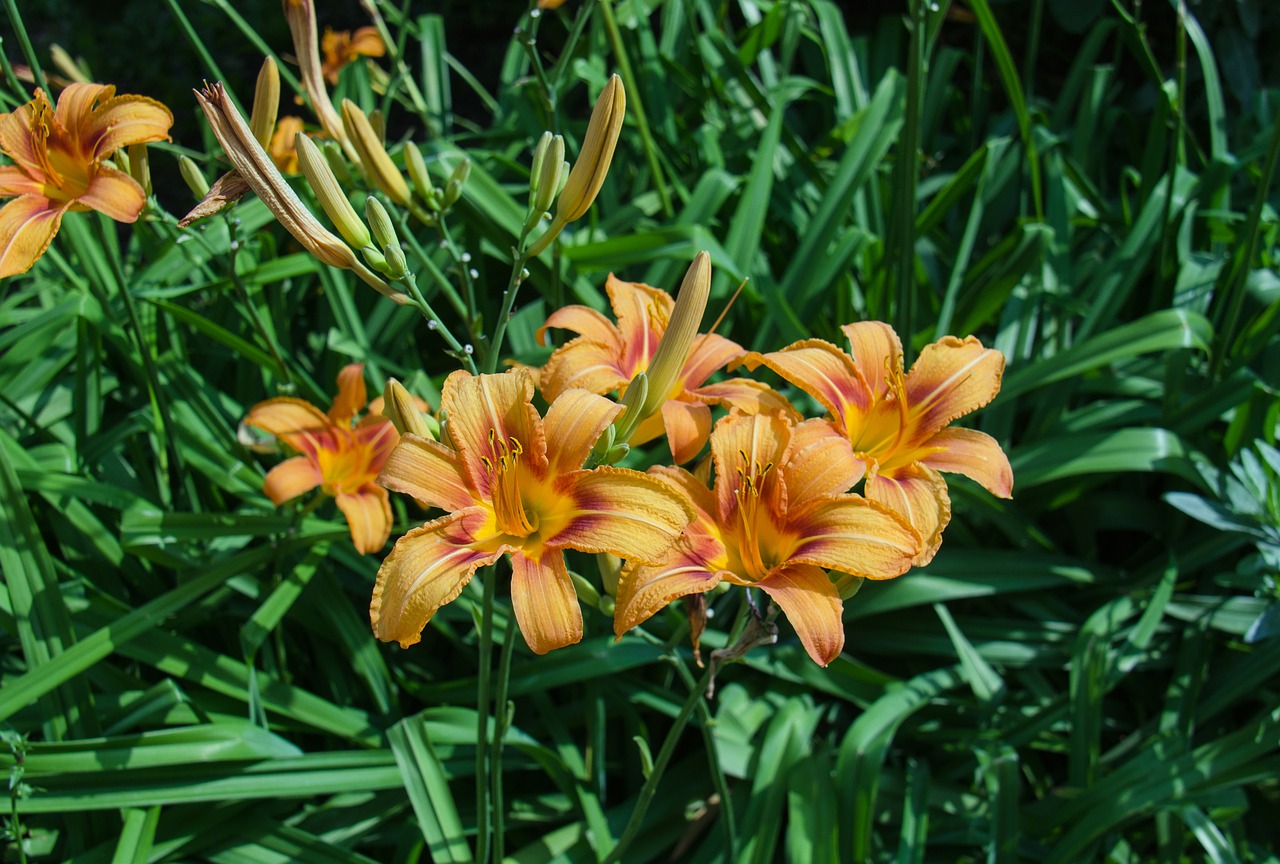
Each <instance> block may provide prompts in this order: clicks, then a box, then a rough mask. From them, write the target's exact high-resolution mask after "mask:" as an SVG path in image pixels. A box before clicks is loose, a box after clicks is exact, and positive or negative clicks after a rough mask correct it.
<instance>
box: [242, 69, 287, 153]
mask: <svg viewBox="0 0 1280 864" xmlns="http://www.w3.org/2000/svg"><path fill="white" fill-rule="evenodd" d="M279 111H280V70H279V69H277V68H276V61H275V60H272V59H271V58H270V57H268V58H267V59H266V60H264V61H263V63H262V68H261V69H260V70H259V71H258V84H257V87H255V88H254V91H253V111H252V112H251V113H250V114H249V128H250V129H251V130H252V131H253V137H254V138H257V139H258V143H259V144H261V145H262V146H263V147H266V146H268V145H270V144H271V133H272V132H273V131H275V128H276V115H277V114H278V113H279Z"/></svg>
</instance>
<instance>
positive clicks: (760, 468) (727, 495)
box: [711, 414, 791, 525]
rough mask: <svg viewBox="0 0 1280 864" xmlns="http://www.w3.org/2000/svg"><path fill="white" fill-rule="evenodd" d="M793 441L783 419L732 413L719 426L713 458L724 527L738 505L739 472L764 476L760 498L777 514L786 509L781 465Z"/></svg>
mask: <svg viewBox="0 0 1280 864" xmlns="http://www.w3.org/2000/svg"><path fill="white" fill-rule="evenodd" d="M790 440H791V429H790V427H789V426H788V425H787V421H785V420H783V419H782V418H780V417H766V416H764V415H762V414H756V415H751V416H748V415H743V414H730V415H729V416H728V417H725V418H724V419H723V420H721V421H720V422H719V423H718V424H716V431H715V432H714V433H712V435H711V456H712V458H713V459H714V460H715V466H716V487H715V493H716V500H717V516H718V519H719V522H720V524H721V525H728V524H731V523H732V522H733V514H734V512H735V511H736V510H737V506H738V501H737V496H736V495H735V491H736V490H737V489H738V488H739V486H740V484H741V483H742V477H741V476H740V474H739V472H742V473H743V474H745V475H746V476H749V477H760V475H761V474H762V473H763V477H760V479H759V481H758V482H759V483H760V487H759V492H760V499H761V500H762V501H764V502H765V504H766V505H767V506H768V507H769V508H770V509H771V510H772V511H773V512H775V513H777V512H780V511H782V510H783V509H784V507H785V502H784V501H783V499H782V495H783V491H782V486H781V485H780V484H779V483H778V466H779V465H781V464H782V458H783V456H784V455H785V454H786V452H787V444H788V443H789V442H790ZM766 466H769V467H768V468H766Z"/></svg>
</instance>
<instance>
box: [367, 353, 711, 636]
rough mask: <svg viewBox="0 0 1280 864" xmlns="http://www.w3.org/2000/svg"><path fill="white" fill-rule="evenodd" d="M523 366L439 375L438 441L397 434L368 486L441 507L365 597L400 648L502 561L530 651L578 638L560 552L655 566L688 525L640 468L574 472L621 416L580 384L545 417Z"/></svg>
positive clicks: (399, 548) (381, 630)
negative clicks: (444, 435) (507, 559)
mask: <svg viewBox="0 0 1280 864" xmlns="http://www.w3.org/2000/svg"><path fill="white" fill-rule="evenodd" d="M532 398H533V379H532V377H531V376H530V375H529V373H528V372H527V371H525V370H523V369H514V370H511V371H509V372H506V373H504V374H500V375H479V376H472V375H470V374H468V373H467V372H463V371H458V372H454V373H453V374H452V375H450V376H449V377H448V379H446V380H445V383H444V390H443V393H442V395H441V401H440V407H441V409H442V411H443V412H444V414H445V415H446V416H447V417H448V439H449V443H442V442H436V441H429V440H427V439H424V438H419V437H418V436H416V435H410V434H406V435H403V436H401V439H400V444H399V446H397V447H396V448H395V450H394V451H392V453H391V456H390V458H389V459H388V460H387V463H386V465H385V466H384V467H383V469H382V475H381V476H380V477H379V478H378V482H380V483H382V484H383V485H384V486H386V487H387V488H388V489H391V490H393V491H396V492H403V493H406V494H408V495H412V496H413V497H414V498H415V499H417V500H418V501H419V502H422V503H423V504H425V505H426V506H429V507H438V508H440V509H442V510H445V511H447V512H446V515H444V516H442V517H440V518H439V519H435V520H433V521H431V522H428V523H426V524H425V525H423V526H422V527H420V528H415V529H414V530H412V531H410V532H409V533H408V534H405V535H404V536H403V537H401V538H400V540H399V541H397V542H396V546H395V548H394V549H393V550H391V554H390V555H388V556H387V559H386V560H385V561H383V562H382V568H381V569H380V570H379V571H378V582H377V585H376V586H375V587H374V589H373V600H372V602H371V603H370V604H369V616H370V619H371V620H372V622H373V631H374V633H375V634H376V635H377V637H378V638H379V639H381V640H383V641H393V640H394V641H396V642H399V643H400V645H401V647H405V648H407V647H409V646H410V645H413V644H414V643H416V642H418V641H419V640H420V639H421V638H422V629H423V628H424V627H425V626H426V625H427V622H429V621H430V620H431V617H432V616H433V615H434V614H435V613H436V610H437V609H439V608H440V607H441V606H443V605H444V604H446V603H448V602H449V601H451V600H453V599H454V598H455V597H457V596H458V594H459V593H461V591H462V589H463V587H464V586H465V585H466V584H467V583H468V582H469V581H471V577H472V575H473V574H474V573H475V571H476V570H477V569H478V568H480V567H483V566H485V565H486V564H491V563H493V562H494V561H496V560H497V559H498V558H500V557H501V556H502V555H504V554H507V553H510V555H511V605H512V607H513V609H514V610H515V615H516V622H517V623H518V624H519V626H520V632H521V633H523V634H524V638H525V641H526V642H528V643H529V647H530V648H531V649H533V651H534V653H536V654H544V653H546V652H547V651H550V650H552V649H554V648H560V647H563V646H565V645H571V644H573V643H575V642H578V641H579V640H581V639H582V610H581V609H580V608H579V606H578V599H577V596H576V595H575V593H574V589H573V582H572V581H571V580H570V578H569V572H568V570H567V569H566V568H565V561H564V550H565V549H577V550H579V551H582V552H610V553H612V554H614V555H617V556H619V557H621V558H630V559H635V560H642V561H654V560H656V559H657V558H658V557H660V556H661V555H662V554H663V553H664V552H665V551H666V550H667V548H668V547H669V546H670V545H671V544H672V543H673V542H674V541H675V539H676V538H677V537H678V536H679V535H680V531H681V530H682V529H683V528H684V527H685V526H686V525H687V524H689V520H690V518H691V512H690V509H689V503H688V502H687V501H685V500H684V498H683V497H682V496H681V495H679V494H678V493H677V492H676V491H674V490H672V489H670V488H669V487H667V486H666V485H664V484H662V483H660V482H659V481H657V480H655V479H654V478H652V477H649V476H648V475H645V474H642V473H640V472H638V471H631V470H627V469H623V468H610V467H601V468H595V469H591V470H585V469H583V468H581V467H580V466H581V465H582V462H583V460H585V459H586V457H587V455H588V454H589V453H590V452H591V448H592V445H594V444H595V441H596V439H597V438H598V437H599V436H600V433H602V432H603V431H604V430H605V429H606V428H608V426H609V424H610V423H612V422H613V420H614V418H615V417H616V416H617V415H618V413H619V412H620V411H621V410H622V407H621V406H620V405H616V404H614V403H613V402H611V401H609V400H608V399H605V398H603V397H600V396H596V395H594V394H591V393H588V392H587V391H585V390H570V391H567V392H566V393H564V394H563V395H561V396H560V398H559V399H556V400H555V401H554V402H553V403H552V404H551V407H550V408H549V409H548V410H547V416H546V418H545V419H543V418H541V417H539V416H538V412H537V410H536V409H535V408H534V407H533V405H532V403H531V401H530V400H531V399H532Z"/></svg>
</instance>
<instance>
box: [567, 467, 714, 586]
mask: <svg viewBox="0 0 1280 864" xmlns="http://www.w3.org/2000/svg"><path fill="white" fill-rule="evenodd" d="M562 482H563V483H564V494H565V495H566V496H568V497H569V499H570V500H571V501H572V507H573V515H572V517H571V518H570V520H569V524H568V525H566V526H565V527H564V528H563V529H562V530H561V531H559V532H558V533H557V534H556V535H555V536H554V537H550V538H548V539H547V540H546V541H545V545H546V546H548V547H550V548H554V549H559V548H569V549H577V550H579V551H580V552H610V553H612V554H614V555H617V556H618V557H619V558H626V559H629V560H633V561H642V562H645V563H649V564H652V563H654V562H655V561H659V560H661V559H662V556H663V555H664V554H666V551H667V550H668V549H669V548H671V544H672V543H674V542H675V539H676V538H677V537H679V536H680V532H681V531H683V530H684V528H685V526H686V525H688V524H689V522H690V521H691V520H692V519H693V512H692V507H691V505H690V504H689V502H688V500H687V499H686V498H685V497H684V496H683V495H681V494H680V493H679V492H677V491H676V490H674V489H672V487H671V486H669V485H667V484H666V483H663V482H661V481H659V480H657V479H655V478H653V477H650V476H648V475H646V474H641V473H640V472H639V471H632V470H630V469H627V468H611V467H601V468H594V469H592V470H590V471H579V472H577V473H576V474H571V475H566V476H565V478H564V480H563V481H562Z"/></svg>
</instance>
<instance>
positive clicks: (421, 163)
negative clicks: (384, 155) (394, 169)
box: [404, 141, 435, 203]
mask: <svg viewBox="0 0 1280 864" xmlns="http://www.w3.org/2000/svg"><path fill="white" fill-rule="evenodd" d="M404 164H405V167H406V168H408V169H409V179H410V180H412V181H413V188H414V189H416V190H417V192H418V197H419V198H421V199H422V200H423V201H426V202H428V203H430V201H431V193H432V192H434V191H435V186H433V185H432V183H431V175H430V174H428V173H427V163H426V160H424V159H423V158H422V151H421V150H419V149H418V146H417V145H416V144H414V143H413V142H412V141H406V142H405V145H404Z"/></svg>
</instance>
